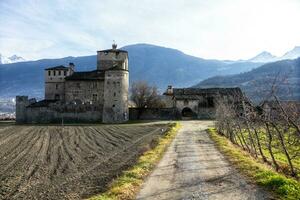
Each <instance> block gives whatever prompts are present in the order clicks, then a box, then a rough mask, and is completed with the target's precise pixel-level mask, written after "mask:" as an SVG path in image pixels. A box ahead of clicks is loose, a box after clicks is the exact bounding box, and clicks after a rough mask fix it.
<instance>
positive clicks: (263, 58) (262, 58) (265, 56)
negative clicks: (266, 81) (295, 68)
mask: <svg viewBox="0 0 300 200" xmlns="http://www.w3.org/2000/svg"><path fill="white" fill-rule="evenodd" d="M277 59H278V58H277V57H276V56H274V55H272V54H271V53H269V52H267V51H263V52H261V53H260V54H258V55H257V56H255V57H253V58H251V59H249V60H248V61H250V62H263V63H265V62H273V61H275V60H277Z"/></svg>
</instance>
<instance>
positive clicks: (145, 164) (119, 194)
mask: <svg viewBox="0 0 300 200" xmlns="http://www.w3.org/2000/svg"><path fill="white" fill-rule="evenodd" d="M179 127H180V125H179V123H173V124H172V125H171V127H170V129H169V130H168V131H167V133H166V134H165V135H164V136H163V137H162V138H160V139H159V141H158V144H157V146H156V147H154V148H153V149H151V150H149V151H146V152H145V153H144V154H143V155H142V156H141V157H140V158H139V159H138V161H137V163H136V164H135V165H134V166H133V167H132V168H131V169H129V170H127V171H124V172H123V174H122V175H121V176H120V177H118V178H117V179H115V180H114V181H113V182H112V183H111V185H110V187H109V189H108V190H107V191H106V192H104V193H102V194H100V195H97V196H94V197H91V198H90V200H114V199H134V198H135V196H136V193H137V192H138V190H139V188H140V186H141V185H142V183H143V181H144V179H145V177H147V175H149V174H150V173H151V171H152V170H153V169H154V167H155V166H156V164H157V163H158V161H159V160H160V159H161V158H162V156H163V154H164V152H165V150H166V149H167V147H168V146H169V144H170V143H171V142H172V140H173V138H174V137H175V135H176V133H177V130H178V129H179Z"/></svg>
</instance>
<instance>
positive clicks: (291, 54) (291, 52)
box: [281, 46, 300, 59]
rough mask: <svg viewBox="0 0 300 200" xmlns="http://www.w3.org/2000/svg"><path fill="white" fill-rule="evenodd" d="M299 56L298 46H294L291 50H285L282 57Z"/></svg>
mask: <svg viewBox="0 0 300 200" xmlns="http://www.w3.org/2000/svg"><path fill="white" fill-rule="evenodd" d="M298 57H300V46H295V47H294V48H293V49H292V50H291V51H288V52H286V53H285V54H284V55H283V56H282V57H281V58H282V59H296V58H298Z"/></svg>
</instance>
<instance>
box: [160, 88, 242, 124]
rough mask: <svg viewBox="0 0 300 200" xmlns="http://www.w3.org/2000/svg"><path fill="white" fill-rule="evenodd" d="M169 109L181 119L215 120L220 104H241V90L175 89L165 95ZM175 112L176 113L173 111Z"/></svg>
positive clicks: (169, 90) (168, 90) (167, 91)
mask: <svg viewBox="0 0 300 200" xmlns="http://www.w3.org/2000/svg"><path fill="white" fill-rule="evenodd" d="M164 95H166V97H167V98H166V99H167V105H168V107H169V108H173V109H175V110H176V113H177V117H179V118H181V119H191V118H192V119H214V118H215V114H216V109H217V105H218V103H219V102H221V101H222V102H225V103H229V104H230V103H234V104H241V101H242V99H243V98H242V97H243V93H242V91H241V89H240V88H238V87H236V88H173V87H172V86H168V89H167V90H166V92H165V93H164ZM173 112H174V111H173Z"/></svg>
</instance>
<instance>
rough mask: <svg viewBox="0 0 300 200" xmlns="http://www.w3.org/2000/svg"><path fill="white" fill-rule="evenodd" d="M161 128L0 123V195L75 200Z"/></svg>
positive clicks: (95, 189) (129, 161)
mask: <svg viewBox="0 0 300 200" xmlns="http://www.w3.org/2000/svg"><path fill="white" fill-rule="evenodd" d="M167 127H168V125H167V124H164V125H162V124H156V125H154V124H152V125H137V124H132V125H97V126H64V127H62V126H0V199H81V198H85V197H89V196H91V195H93V194H96V193H99V192H102V191H103V190H105V188H106V187H107V185H108V183H110V182H111V180H112V179H113V178H114V177H116V176H117V175H119V174H120V173H121V172H122V170H124V169H126V168H128V167H129V166H131V165H133V164H134V162H135V161H136V159H137V158H138V156H139V155H140V154H141V153H142V152H143V151H144V150H145V149H146V148H145V147H146V146H149V144H151V143H152V141H153V140H154V139H155V138H157V137H160V136H161V135H163V134H164V132H165V130H166V129H167Z"/></svg>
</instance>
